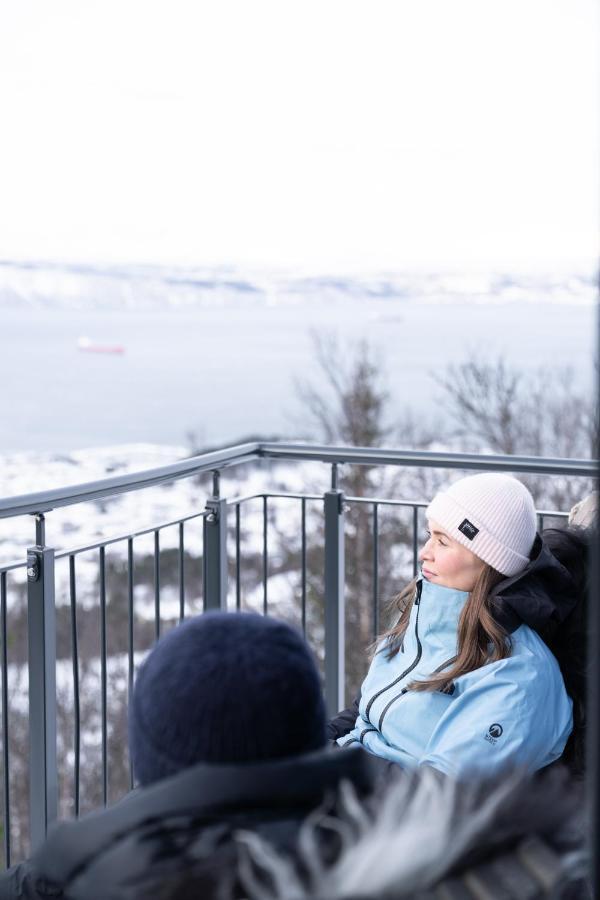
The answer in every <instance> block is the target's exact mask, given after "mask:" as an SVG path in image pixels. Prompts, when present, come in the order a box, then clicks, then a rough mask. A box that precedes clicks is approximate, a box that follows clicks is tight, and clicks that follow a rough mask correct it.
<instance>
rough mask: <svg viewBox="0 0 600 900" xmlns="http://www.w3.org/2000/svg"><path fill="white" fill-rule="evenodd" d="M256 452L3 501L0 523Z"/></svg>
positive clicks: (239, 449)
mask: <svg viewBox="0 0 600 900" xmlns="http://www.w3.org/2000/svg"><path fill="white" fill-rule="evenodd" d="M258 451H259V444H258V443H248V444H238V445H237V446H235V447H226V448H225V449H223V450H215V451H212V452H211V453H202V454H200V455H199V456H191V457H189V458H188V459H182V460H180V461H179V462H176V463H170V464H169V465H167V466H158V467H157V468H154V469H143V470H141V471H138V472H129V473H127V474H126V475H115V476H111V477H109V478H100V479H98V480H97V481H86V482H84V483H83V484H74V485H69V486H67V487H59V488H52V489H51V490H49V491H39V492H36V493H32V494H21V495H20V496H15V497H6V498H4V499H0V519H8V518H12V517H13V516H25V515H30V514H32V513H44V512H49V511H50V510H52V509H57V508H58V507H61V506H74V505H75V504H77V503H84V502H86V501H89V500H101V499H102V498H104V497H112V496H114V495H116V494H124V493H128V492H129V491H140V490H143V489H144V488H148V487H154V486H156V485H158V484H164V483H166V482H168V481H175V480H177V479H178V478H189V477H190V476H192V475H198V474H200V473H202V472H211V471H213V470H214V469H223V468H225V467H226V466H232V465H235V464H236V463H240V462H246V461H248V460H251V459H256V458H257V457H258Z"/></svg>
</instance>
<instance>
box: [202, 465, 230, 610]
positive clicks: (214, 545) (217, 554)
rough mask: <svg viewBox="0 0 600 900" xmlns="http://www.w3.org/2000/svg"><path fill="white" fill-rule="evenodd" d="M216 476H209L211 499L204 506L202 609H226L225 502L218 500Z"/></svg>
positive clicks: (219, 497)
mask: <svg viewBox="0 0 600 900" xmlns="http://www.w3.org/2000/svg"><path fill="white" fill-rule="evenodd" d="M219 481H220V479H219V472H218V471H217V472H213V496H212V497H211V499H210V500H207V502H206V510H207V514H206V515H205V516H204V553H203V557H202V570H203V584H204V609H205V610H209V609H223V610H225V609H227V501H226V500H222V499H221V496H220V487H219Z"/></svg>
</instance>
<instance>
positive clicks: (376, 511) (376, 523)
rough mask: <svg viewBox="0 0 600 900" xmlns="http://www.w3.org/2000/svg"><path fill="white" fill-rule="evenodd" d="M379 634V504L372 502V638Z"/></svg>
mask: <svg viewBox="0 0 600 900" xmlns="http://www.w3.org/2000/svg"><path fill="white" fill-rule="evenodd" d="M378 634H379V504H378V503H374V504H373V638H376V637H377V635H378Z"/></svg>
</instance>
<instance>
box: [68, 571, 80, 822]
mask: <svg viewBox="0 0 600 900" xmlns="http://www.w3.org/2000/svg"><path fill="white" fill-rule="evenodd" d="M69 593H70V600H71V650H72V653H73V714H74V719H75V736H74V748H73V752H74V754H75V760H74V766H73V768H74V772H73V775H74V782H75V816H76V818H78V817H79V786H80V778H79V771H80V764H81V713H80V705H79V650H78V643H77V583H76V579H75V556H74V555H71V556H69Z"/></svg>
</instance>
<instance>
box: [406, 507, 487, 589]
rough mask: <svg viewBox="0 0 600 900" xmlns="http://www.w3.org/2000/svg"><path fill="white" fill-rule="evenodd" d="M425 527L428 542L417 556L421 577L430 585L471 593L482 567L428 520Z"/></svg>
mask: <svg viewBox="0 0 600 900" xmlns="http://www.w3.org/2000/svg"><path fill="white" fill-rule="evenodd" d="M428 524H429V539H428V541H427V543H426V544H425V546H424V547H423V548H422V549H421V552H420V553H419V559H420V560H421V562H422V563H423V566H422V570H423V575H424V576H425V578H426V579H427V581H431V582H432V583H433V584H441V585H443V587H449V588H454V589H455V590H457V591H472V590H473V588H474V587H475V582H476V581H477V579H478V577H479V575H480V574H481V572H482V571H483V569H484V567H485V563H484V562H483V561H482V560H481V559H479V558H478V557H477V556H475V554H474V553H471V551H470V550H468V549H467V548H466V547H463V545H462V544H459V543H458V541H455V540H454V538H451V537H450V536H449V535H448V534H446V532H445V531H444V529H443V528H442V527H441V525H438V523H437V522H434V521H433V519H428Z"/></svg>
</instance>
